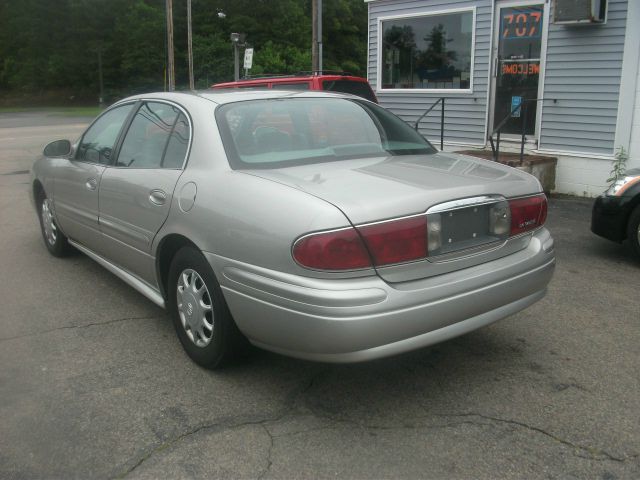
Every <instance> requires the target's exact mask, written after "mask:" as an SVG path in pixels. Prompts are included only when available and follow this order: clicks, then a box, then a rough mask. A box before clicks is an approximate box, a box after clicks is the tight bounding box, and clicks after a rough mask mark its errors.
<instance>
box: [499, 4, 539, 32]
mask: <svg viewBox="0 0 640 480" xmlns="http://www.w3.org/2000/svg"><path fill="white" fill-rule="evenodd" d="M541 33H542V9H540V10H534V9H520V8H519V9H515V8H514V9H511V8H509V9H504V10H503V13H502V38H505V39H513V38H532V37H539V36H540V34H541Z"/></svg>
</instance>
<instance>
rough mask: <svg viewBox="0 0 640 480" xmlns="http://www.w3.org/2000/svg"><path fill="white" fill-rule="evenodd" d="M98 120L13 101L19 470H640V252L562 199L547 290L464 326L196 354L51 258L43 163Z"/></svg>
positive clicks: (6, 176)
mask: <svg viewBox="0 0 640 480" xmlns="http://www.w3.org/2000/svg"><path fill="white" fill-rule="evenodd" d="M89 121H90V119H88V118H68V117H63V116H59V115H56V114H55V113H52V112H47V113H37V112H30V113H22V114H16V113H14V114H0V478H52V477H55V478H72V477H76V478H122V477H132V478H137V477H138V478H177V477H187V478H192V477H194V478H272V477H274V478H447V479H449V478H453V479H458V478H460V479H478V478H487V479H494V478H527V479H530V478H531V479H536V478H540V479H542V478H545V479H546V478H562V479H565V478H599V479H606V480H612V479H621V478H639V477H640V294H639V291H640V262H638V261H636V260H634V259H632V257H631V251H630V249H629V248H628V247H626V246H624V245H617V244H614V243H611V242H608V241H606V240H604V239H600V238H598V237H596V236H594V235H593V234H591V233H590V231H589V217H590V209H591V201H590V200H588V199H577V198H566V197H560V198H553V199H551V202H550V209H549V218H548V226H549V228H550V230H551V232H552V234H553V235H554V237H555V240H556V250H557V259H558V265H557V269H556V273H555V277H554V279H553V280H552V282H551V284H550V286H549V292H548V294H547V296H546V297H545V298H544V299H543V300H542V301H540V302H538V303H537V304H535V305H533V306H532V307H530V308H529V309H527V310H525V311H523V312H521V313H519V314H517V315H514V316H512V317H509V318H507V319H504V320H502V321H500V322H498V323H496V324H493V325H491V326H489V327H486V328H483V329H481V330H478V331H476V332H473V333H471V334H468V335H465V336H463V337H460V338H457V339H455V340H452V341H449V342H446V343H443V344H440V345H436V346H433V347H431V348H425V349H422V350H419V351H416V352H412V353H409V354H405V355H401V356H398V357H394V358H389V359H384V360H378V361H375V362H370V363H364V364H356V365H325V364H318V363H310V362H304V361H299V360H293V359H289V358H285V357H282V356H279V355H275V354H271V353H267V352H262V351H256V352H255V353H254V354H253V355H252V356H250V357H249V358H248V359H247V360H245V361H243V362H242V363H240V364H238V365H235V366H233V367H230V368H227V369H225V370H222V371H219V372H210V371H207V370H203V369H201V368H199V367H197V366H196V365H195V364H193V363H192V362H191V361H190V360H189V359H188V358H187V357H186V355H185V354H184V353H183V350H182V348H181V346H180V344H179V342H178V340H177V337H176V335H175V333H174V331H173V327H172V325H171V322H170V320H169V319H168V317H167V315H166V314H165V312H164V311H163V310H161V309H159V308H157V307H156V306H154V305H153V304H152V303H151V302H149V301H148V300H146V299H145V298H144V297H142V296H141V295H139V294H138V293H136V292H135V291H133V290H132V289H131V288H129V287H128V286H127V285H125V284H124V283H123V282H121V281H120V280H118V279H117V278H116V277H114V276H113V275H111V274H110V273H108V272H107V271H106V270H104V269H102V268H101V267H99V266H98V265H97V264H96V263H94V262H93V261H91V260H90V259H89V258H87V257H85V256H83V255H80V254H78V255H75V256H72V257H70V258H67V259H57V258H53V257H51V256H50V255H49V254H48V253H47V251H46V249H45V247H44V245H43V242H42V238H41V236H40V233H39V227H38V222H37V218H36V215H35V213H34V211H33V209H32V207H31V205H30V203H29V200H28V191H29V177H28V175H27V174H26V173H25V172H26V171H27V170H28V169H29V167H30V165H31V162H32V161H33V160H34V159H35V158H36V157H37V156H38V154H39V152H41V150H42V147H43V146H44V145H45V144H46V143H47V142H48V141H50V140H55V139H59V138H76V137H77V136H78V135H79V134H80V132H81V131H82V129H83V127H84V126H85V125H86V124H87V123H88V122H89Z"/></svg>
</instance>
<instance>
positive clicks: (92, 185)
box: [84, 178, 98, 190]
mask: <svg viewBox="0 0 640 480" xmlns="http://www.w3.org/2000/svg"><path fill="white" fill-rule="evenodd" d="M84 186H85V187H87V190H95V189H96V188H98V180H96V179H95V178H88V179H87V182H86V183H85V184H84Z"/></svg>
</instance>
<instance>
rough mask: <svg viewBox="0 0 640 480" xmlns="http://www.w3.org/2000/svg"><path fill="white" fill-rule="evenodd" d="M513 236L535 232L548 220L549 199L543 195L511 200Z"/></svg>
mask: <svg viewBox="0 0 640 480" xmlns="http://www.w3.org/2000/svg"><path fill="white" fill-rule="evenodd" d="M509 209H510V211H511V232H510V233H511V235H518V234H520V233H524V232H528V231H530V230H535V229H536V228H538V227H540V226H542V225H543V224H544V222H545V221H546V219H547V197H546V196H545V195H544V193H543V194H540V195H535V196H532V197H524V198H516V199H513V200H509Z"/></svg>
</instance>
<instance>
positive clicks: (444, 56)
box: [380, 10, 473, 90]
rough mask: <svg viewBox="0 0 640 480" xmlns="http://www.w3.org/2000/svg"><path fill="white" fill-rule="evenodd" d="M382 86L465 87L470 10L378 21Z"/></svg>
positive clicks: (467, 85)
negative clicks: (380, 40)
mask: <svg viewBox="0 0 640 480" xmlns="http://www.w3.org/2000/svg"><path fill="white" fill-rule="evenodd" d="M381 32H382V45H381V47H382V48H381V55H382V57H381V62H380V70H381V72H380V74H381V82H380V84H381V86H382V88H383V89H425V90H432V89H446V90H469V89H471V78H472V75H473V66H472V63H473V62H472V59H473V52H472V45H473V11H471V10H469V11H461V12H451V13H442V14H434V15H425V16H417V17H407V18H396V19H389V20H382V22H381Z"/></svg>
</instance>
